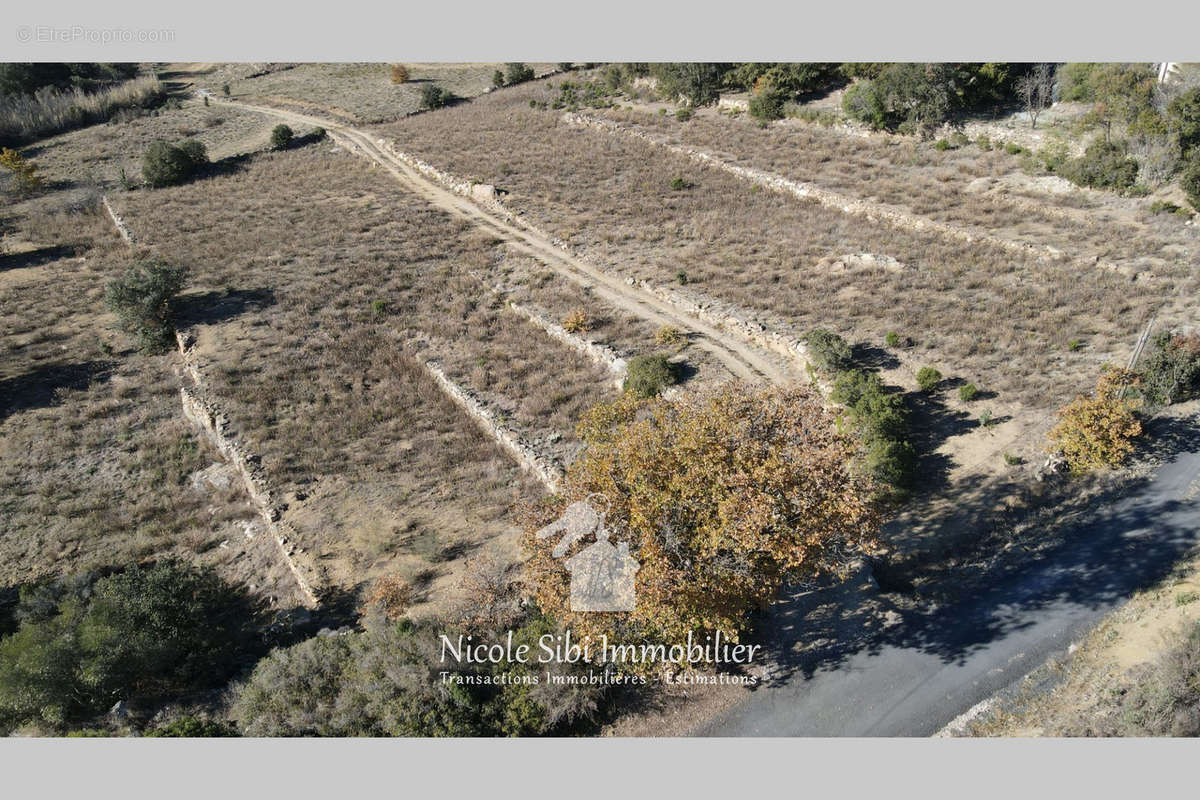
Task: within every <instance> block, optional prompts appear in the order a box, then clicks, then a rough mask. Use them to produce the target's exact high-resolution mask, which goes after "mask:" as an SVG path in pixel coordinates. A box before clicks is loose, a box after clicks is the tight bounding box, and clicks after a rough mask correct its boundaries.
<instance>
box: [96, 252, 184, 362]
mask: <svg viewBox="0 0 1200 800" xmlns="http://www.w3.org/2000/svg"><path fill="white" fill-rule="evenodd" d="M186 283H187V268H186V267H179V266H172V265H170V264H167V263H165V262H163V261H157V260H149V261H142V262H139V263H137V264H134V265H133V266H131V267H129V268H128V269H127V270H125V273H124V275H122V276H121V277H119V278H114V279H113V280H111V281H110V282H109V283H108V285H107V286H105V287H104V302H105V305H106V306H107V307H108V309H109V310H110V311H112V312H113V313H114V314H116V315H117V318H118V319H119V321H120V324H121V327H122V329H123V330H125V332H126V333H129V334H130V335H132V336H133V337H134V338H136V339H137V341H138V345H139V346H140V347H141V349H142V350H143V351H145V352H150V353H155V352H161V351H163V350H165V349H167V348H169V347H170V346H171V341H172V336H173V333H174V331H173V329H172V327H171V311H172V309H171V306H172V303H173V301H174V299H175V296H176V295H177V294H179V292H180V291H182V289H183V287H184V285H185V284H186Z"/></svg>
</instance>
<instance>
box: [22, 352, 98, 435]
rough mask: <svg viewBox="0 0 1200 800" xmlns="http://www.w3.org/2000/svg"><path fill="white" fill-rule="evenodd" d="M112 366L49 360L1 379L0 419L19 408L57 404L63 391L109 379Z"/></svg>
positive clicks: (25, 408) (91, 362)
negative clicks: (22, 373) (54, 362)
mask: <svg viewBox="0 0 1200 800" xmlns="http://www.w3.org/2000/svg"><path fill="white" fill-rule="evenodd" d="M112 368H113V362H111V361H84V362H81V363H78V364H47V365H45V366H41V367H37V368H36V369H32V370H30V371H29V372H26V373H25V374H24V375H17V376H16V377H13V378H5V379H3V380H0V421H2V420H5V419H7V418H8V417H9V416H11V415H12V414H15V413H17V412H18V411H26V410H28V409H31V408H45V407H47V406H51V405H54V403H55V402H56V400H57V399H58V393H59V392H60V391H71V390H79V389H86V388H87V387H88V386H90V385H91V384H92V383H94V382H96V381H99V380H105V379H107V378H108V376H109V374H110V373H111V372H112Z"/></svg>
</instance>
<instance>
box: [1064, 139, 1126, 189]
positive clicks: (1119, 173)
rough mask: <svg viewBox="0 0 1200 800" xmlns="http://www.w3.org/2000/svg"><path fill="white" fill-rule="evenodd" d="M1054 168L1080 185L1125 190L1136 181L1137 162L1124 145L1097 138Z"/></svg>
mask: <svg viewBox="0 0 1200 800" xmlns="http://www.w3.org/2000/svg"><path fill="white" fill-rule="evenodd" d="M1057 172H1058V173H1059V174H1060V175H1062V176H1063V177H1064V178H1066V179H1067V180H1069V181H1071V182H1072V183H1075V184H1078V185H1079V186H1087V187H1089V188H1092V189H1111V190H1113V191H1117V192H1124V191H1127V190H1128V189H1130V188H1131V187H1132V186H1133V185H1134V183H1136V182H1137V177H1138V163H1137V162H1136V161H1134V160H1133V159H1132V158H1130V157H1129V156H1128V155H1127V151H1126V148H1125V146H1124V145H1121V144H1117V143H1111V142H1105V141H1103V140H1099V139H1098V140H1096V141H1095V142H1092V143H1091V144H1090V145H1088V148H1087V150H1086V151H1085V152H1084V154H1083V155H1082V156H1080V157H1079V158H1074V159H1069V160H1067V161H1066V162H1065V163H1063V165H1062V167H1060V168H1059V169H1058V170H1057Z"/></svg>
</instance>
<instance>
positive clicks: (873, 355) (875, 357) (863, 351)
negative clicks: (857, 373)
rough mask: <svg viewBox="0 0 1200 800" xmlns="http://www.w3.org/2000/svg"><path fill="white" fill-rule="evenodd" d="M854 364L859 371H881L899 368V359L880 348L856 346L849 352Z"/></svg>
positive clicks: (866, 345)
mask: <svg viewBox="0 0 1200 800" xmlns="http://www.w3.org/2000/svg"><path fill="white" fill-rule="evenodd" d="M851 357H852V358H853V360H854V364H855V365H856V366H857V367H858V368H860V369H866V370H881V369H895V368H896V367H898V366H900V359H898V358H896V356H895V355H893V354H892V353H890V352H889V351H887V350H884V349H883V348H882V347H875V346H874V345H870V344H862V343H859V344H856V345H854V347H853V349H852V351H851Z"/></svg>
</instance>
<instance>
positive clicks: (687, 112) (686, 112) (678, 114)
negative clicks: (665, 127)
mask: <svg viewBox="0 0 1200 800" xmlns="http://www.w3.org/2000/svg"><path fill="white" fill-rule="evenodd" d="M691 118H692V110H691V109H690V108H686V107H685V108H677V109H675V119H677V120H679V121H680V122H687V121H688V120H689V119H691Z"/></svg>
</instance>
